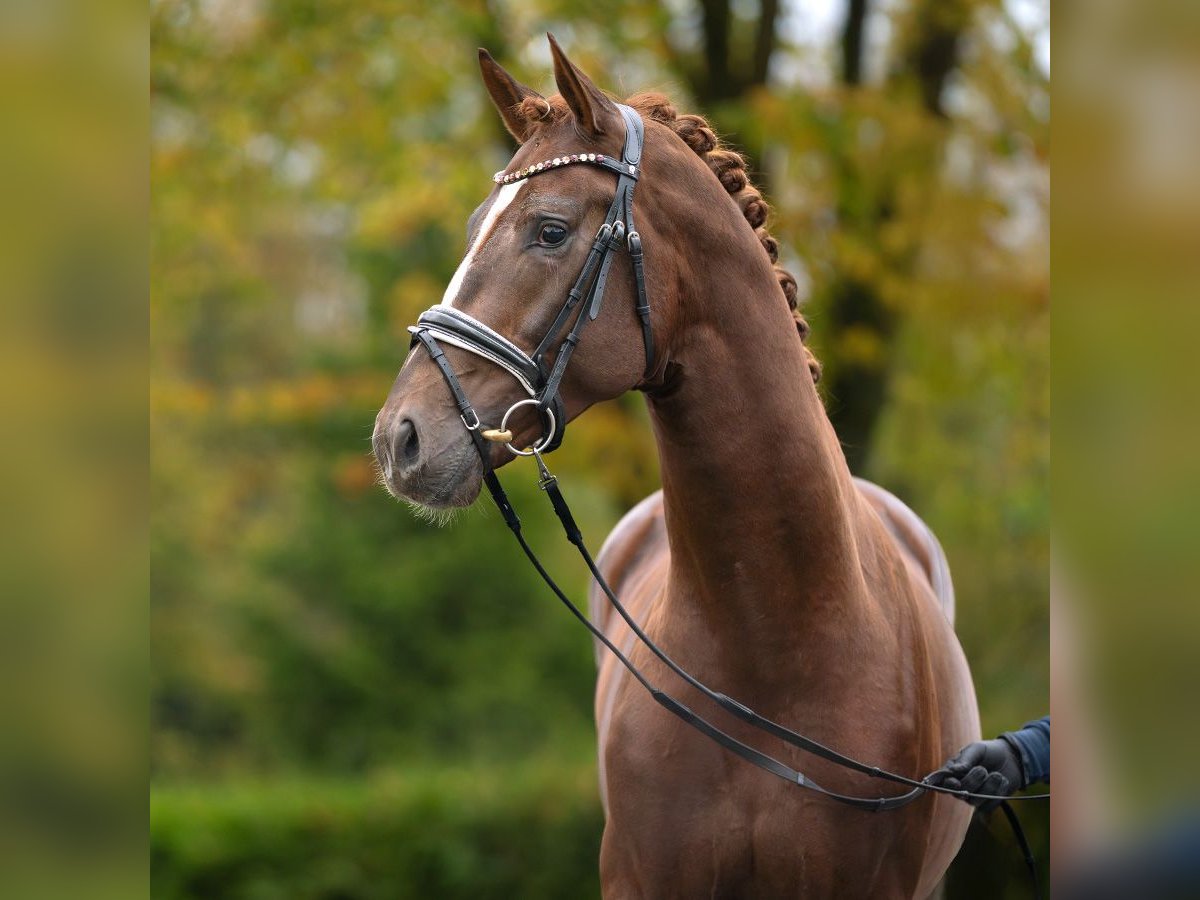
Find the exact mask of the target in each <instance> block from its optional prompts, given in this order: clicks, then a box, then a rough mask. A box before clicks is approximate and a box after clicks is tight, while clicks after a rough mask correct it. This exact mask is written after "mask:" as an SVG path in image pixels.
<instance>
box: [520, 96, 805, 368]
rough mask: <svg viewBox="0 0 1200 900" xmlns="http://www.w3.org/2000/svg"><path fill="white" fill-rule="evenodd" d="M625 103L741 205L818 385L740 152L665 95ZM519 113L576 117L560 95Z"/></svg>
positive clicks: (762, 206) (764, 210) (791, 280)
mask: <svg viewBox="0 0 1200 900" xmlns="http://www.w3.org/2000/svg"><path fill="white" fill-rule="evenodd" d="M624 102H625V104H626V105H627V106H631V107H633V108H634V109H636V110H637V111H638V112H640V113H641V114H642V115H644V116H646V117H647V118H649V119H653V120H654V121H655V122H660V123H662V124H663V125H666V126H667V127H668V128H670V129H671V130H672V131H674V132H675V134H677V135H679V137H680V138H681V139H682V140H683V142H684V143H685V144H687V145H688V147H690V148H691V149H692V152H694V153H695V154H696V155H697V156H699V157H700V158H701V159H702V160H704V162H705V163H707V164H708V167H709V169H710V170H711V171H712V173H713V174H714V175H716V176H717V180H718V181H720V182H721V186H722V187H724V188H725V190H727V191H728V192H729V194H730V195H731V196H732V197H733V199H734V200H735V201H736V202H737V205H738V208H739V209H740V210H741V211H742V215H743V216H745V217H746V221H747V222H749V223H750V227H751V228H753V229H754V234H755V236H756V237H757V238H758V241H759V243H760V244H761V245H762V248H763V251H764V252H765V253H766V254H767V257H768V258H769V259H770V260H771V265H772V267H773V268H774V269H775V277H776V278H777V279H778V281H779V288H780V290H781V291H782V293H783V299H784V300H785V301H787V305H788V309H790V310H791V311H792V317H793V318H794V319H795V321H796V330H797V331H798V332H799V333H800V340H801V342H802V343H803V344H804V345H805V346H804V354H805V357H806V358H807V360H808V369H809V371H810V372H811V373H812V378H813V381H814V382H816V381H819V380H820V379H821V364H820V363H819V362H818V361H817V359H816V357H815V356H813V353H812V350H810V349H809V348H808V346H807V341H808V331H809V329H808V322H807V321H806V320H805V318H804V316H803V314H802V313H801V312H800V309H799V302H798V300H797V296H796V294H797V287H796V279H795V277H794V276H793V275H792V273H791V272H788V271H787V270H785V269H783V268H782V267H780V265H779V241H777V240H776V239H775V238H774V237H772V236H771V235H770V234H769V233H768V232H767V228H766V222H767V216H768V215H769V214H770V208H769V207H768V206H767V201H766V200H764V199H763V196H762V194H760V193H759V191H758V189H757V188H755V187H754V185H752V184H751V183H750V178H749V176H747V174H746V161H745V159H744V158H743V157H742V155H741V154H740V153H737V152H736V151H734V150H730V149H729V148H728V147H724V146H722V145H721V141H720V139H719V138H718V137H717V135H716V133H715V132H714V131H713V130H712V128H711V127H710V126H709V124H708V122H707V121H705V120H704V118H703V117H701V116H696V115H688V114H685V115H679V114H678V113H677V112H676V111H675V107H673V106H672V105H671V101H670V100H669V99H668V98H667V96H666V95H665V94H659V93H653V92H647V93H640V94H634V95H633V96H632V97H630V98H629V99H628V100H626V101H624ZM520 111H521V113H522V114H523V116H524V117H525V118H526V120H527V121H529V122H530V123H531V124H533V123H537V122H557V121H560V120H562V119H566V118H568V117H569V116H570V115H571V112H570V110H569V109H568V107H567V105H566V103H565V102H564V101H563V100H562V98H560V97H557V96H556V97H551V98H550V99H549V101H546V100H543V99H541V98H538V97H527V98H525V100H524V101H523V102H522V103H521V105H520Z"/></svg>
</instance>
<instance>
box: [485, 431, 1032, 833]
mask: <svg viewBox="0 0 1200 900" xmlns="http://www.w3.org/2000/svg"><path fill="white" fill-rule="evenodd" d="M533 455H534V458H535V459H536V461H537V464H538V469H539V474H540V481H539V486H540V487H541V488H542V490H544V491H545V492H546V496H547V497H548V498H549V499H550V505H551V507H552V508H553V509H554V513H555V515H556V516H557V517H558V520H559V522H560V523H561V525H562V528H563V532H564V533H565V534H566V537H567V540H568V541H569V542H570V543H571V544H573V545H574V546H575V548H576V549H577V550H578V552H579V554H580V556H581V557H582V558H583V561H584V563H585V564H586V565H587V567H588V570H589V571H590V572H591V574H592V577H593V578H595V580H596V583H597V584H598V585H599V586H600V589H601V590H602V591H603V592H604V594H605V596H606V597H607V599H608V601H609V603H610V604H612V607H613V609H615V610H616V611H617V613H618V614H619V615H620V616H621V618H622V619H624V620H625V622H626V624H628V625H629V627H630V630H632V631H633V633H634V635H635V636H636V637H637V638H638V640H640V641H641V642H642V644H644V645H645V646H646V648H647V649H648V650H650V652H652V653H653V654H654V655H655V656H657V657H658V658H659V659H660V660H662V662H663V663H664V664H665V665H666V666H667V667H668V668H670V669H671V671H673V672H675V673H676V674H677V675H678V676H679V677H680V678H682V679H683V680H684V681H686V682H687V683H688V684H690V685H691V686H692V687H694V688H695V689H696V690H698V691H700V693H702V694H704V696H706V697H708V698H709V699H710V700H712V701H713V702H715V703H717V704H718V705H719V706H720V707H721V708H722V709H724V710H726V711H727V712H729V713H731V714H733V715H734V716H736V717H737V718H739V719H741V720H742V721H744V722H746V723H747V724H749V725H752V726H753V727H755V728H758V729H759V730H760V731H765V732H766V733H768V734H771V735H772V736H774V737H777V738H779V739H781V740H783V741H785V742H787V743H789V744H792V745H793V746H795V747H798V748H800V749H801V750H805V751H807V752H809V753H812V754H814V755H816V756H819V757H821V758H823V759H825V760H827V761H829V762H832V763H835V764H837V765H840V766H842V767H843V768H848V769H852V770H854V771H857V772H861V773H862V774H865V775H868V776H870V777H872V778H880V779H882V780H884V781H892V782H895V783H897V784H902V785H905V786H908V787H911V788H912V790H911V791H909V792H908V793H906V794H901V795H898V796H895V797H853V796H848V795H844V794H838V793H836V792H833V791H830V790H827V789H825V788H823V787H821V786H820V785H819V784H817V783H816V782H814V781H813V780H812V779H810V778H807V777H806V776H805V775H803V774H801V773H800V772H797V771H796V770H794V769H792V768H790V767H789V766H787V765H786V764H785V763H782V762H780V761H779V760H776V759H774V758H773V757H770V756H767V755H766V754H763V753H760V752H759V751H757V750H755V749H753V748H751V747H749V746H748V745H746V744H744V743H742V742H741V741H738V740H737V739H736V738H734V737H732V736H730V735H728V734H726V733H725V732H724V731H721V729H719V728H717V727H716V726H715V725H713V724H712V723H711V722H709V721H707V720H706V719H704V718H703V717H702V716H700V715H698V714H697V713H695V712H693V711H692V710H691V709H689V708H688V707H687V706H686V705H684V704H683V703H681V702H679V701H677V700H675V699H674V698H673V697H671V696H670V695H669V694H666V693H665V692H663V691H661V690H660V689H658V688H656V687H655V686H654V685H653V684H652V683H651V682H650V681H649V679H648V678H647V677H646V676H645V674H644V673H642V672H641V670H639V669H638V668H637V667H636V666H635V665H634V664H633V663H632V662H631V661H630V660H629V658H628V657H627V656H626V655H625V654H624V653H622V652H621V651H620V650H618V649H617V648H616V647H615V646H614V645H613V644H612V642H611V641H610V640H609V639H608V637H607V636H605V635H604V634H603V632H601V631H600V629H599V628H597V627H596V625H595V624H594V623H592V621H591V620H590V619H589V618H588V617H587V616H585V615H584V614H583V613H582V612H581V611H580V610H579V609H578V608H577V607H576V606H575V605H574V604H573V603H572V602H571V600H570V599H569V598H568V597H567V596H566V595H565V593H564V592H563V591H562V589H561V588H560V587H559V586H558V584H557V583H556V582H555V581H554V579H553V578H552V577H551V576H550V574H549V573H548V572H547V571H546V569H545V567H544V566H543V565H542V563H541V561H540V560H539V559H538V558H537V555H536V554H535V553H534V551H533V548H532V547H530V546H529V543H528V541H526V540H525V537H524V534H523V533H522V531H521V525H520V520H519V519H517V518H516V514H515V512H514V513H512V516H511V518H510V516H509V515H507V514H505V522H506V524H508V526H509V529H510V530H511V531H512V532H513V534H514V535H515V536H516V538H517V541H518V543H519V544H520V545H521V549H522V551H523V552H524V553H525V555H526V556H527V557H528V558H529V560H530V562H531V563H532V564H533V566H534V568H535V569H536V570H537V572H538V574H539V575H540V576H541V578H542V580H543V581H545V582H546V585H547V586H548V587H549V588H550V590H551V591H552V592H553V593H554V594H555V596H556V597H558V599H559V600H560V601H561V602H562V603H563V604H565V605H566V606H567V607H568V609H569V610H570V612H571V614H572V615H574V616H575V618H577V619H579V620H580V621H581V622H582V623H583V624H584V627H586V628H587V629H588V631H590V632H591V633H592V635H593V636H594V637H596V638H597V639H598V640H599V641H600V642H601V643H603V644H604V645H605V646H606V647H607V648H608V649H609V650H611V651H612V652H613V654H614V655H615V656H616V657H617V660H618V661H619V662H620V663H621V664H622V665H623V666H624V667H625V668H626V669H627V670H628V671H629V672H630V674H632V675H633V676H634V678H636V679H637V681H638V682H639V683H640V684H641V685H642V686H643V687H644V688H645V689H646V690H647V691H648V692H649V693H650V694H651V696H652V697H653V698H654V700H655V702H657V703H658V704H659V705H660V706H662V707H664V708H665V709H667V711H669V712H671V713H672V714H674V715H675V716H677V717H678V718H680V719H681V720H683V721H684V722H686V723H687V724H688V725H691V726H692V727H693V728H695V729H696V730H698V731H700V732H701V733H702V734H704V735H705V736H706V737H708V738H710V739H712V740H714V741H716V742H717V743H719V744H721V745H722V746H723V747H725V748H726V749H727V750H730V751H732V752H733V753H735V754H737V755H738V756H741V757H742V758H743V759H745V760H746V761H747V762H750V763H752V764H754V765H756V766H758V767H759V768H761V769H765V770H766V771H768V772H771V773H772V774H773V775H777V776H779V777H781V778H783V779H784V780H785V781H791V782H792V783H795V784H799V785H801V786H803V787H808V788H811V789H812V790H815V791H818V792H819V793H822V794H825V795H827V796H829V797H831V798H832V799H835V800H838V801H839V802H841V803H845V804H848V805H851V806H857V807H859V808H862V809H869V810H872V811H880V810H886V809H896V808H899V807H901V806H904V805H906V804H908V803H910V802H912V801H913V800H915V799H917V797H919V796H920V795H921V794H923V793H924V792H925V791H934V792H936V793H942V794H950V795H951V796H954V797H958V798H959V799H963V800H966V799H978V800H1007V799H1012V800H1042V799H1047V798H1049V796H1050V795H1049V794H1048V793H1046V794H1024V795H1020V796H1016V797H1005V796H1002V795H996V794H979V793H973V792H970V791H961V790H954V789H952V788H947V787H943V786H941V785H934V784H929V783H928V782H927V781H925V780H920V781H917V780H916V779H912V778H907V777H905V776H903V775H897V774H895V773H893V772H888V771H887V770H885V769H881V768H879V767H878V766H870V765H867V764H866V763H862V762H859V761H858V760H856V759H853V758H852V757H849V756H845V755H844V754H841V753H838V752H837V751H836V750H833V749H832V748H830V747H826V746H825V745H824V744H821V743H819V742H818V741H815V740H813V739H812V738H808V737H805V736H804V735H801V734H798V733H796V732H794V731H792V730H791V729H789V728H786V727H784V726H782V725H780V724H778V723H776V722H773V721H771V720H770V719H766V718H764V717H762V716H760V715H759V714H758V713H756V712H754V711H753V710H752V709H750V708H749V707H747V706H746V705H745V704H742V703H739V702H738V701H737V700H734V699H733V698H732V697H729V696H727V695H726V694H723V693H720V692H718V691H714V690H712V689H711V688H709V687H708V686H707V685H705V684H703V683H702V682H700V681H699V680H698V679H696V678H695V677H694V676H693V675H691V674H690V673H689V672H687V671H686V670H685V669H684V668H683V667H682V666H680V665H679V664H678V663H676V662H675V661H674V660H673V659H672V658H671V657H670V656H669V655H668V654H667V653H666V652H665V651H664V650H662V648H661V647H659V646H658V645H657V644H656V643H655V642H654V641H653V640H652V639H651V638H650V636H649V635H647V634H646V633H645V631H643V630H642V628H641V626H639V625H638V624H637V622H636V621H635V620H634V618H633V616H631V615H630V614H629V611H628V610H627V609H626V608H625V605H624V604H623V603H621V601H620V600H619V599H618V598H617V596H616V594H615V593H614V592H613V590H612V588H611V587H609V584H608V582H607V580H606V579H605V578H604V576H603V575H602V574H601V573H600V570H599V568H598V567H597V565H596V562H595V560H594V559H593V558H592V555H591V553H590V552H589V551H588V549H587V545H586V544H585V542H584V540H583V534H582V532H581V531H580V529H579V526H578V525H577V524H576V522H575V517H574V516H573V515H572V514H571V508H570V506H569V505H568V504H567V501H566V498H565V497H563V495H562V491H561V490H560V489H559V487H558V479H557V478H556V477H555V476H554V475H552V474H551V473H550V471H549V469H548V468H547V467H546V463H545V460H544V459H543V458H542V455H541V454H540V453H534V454H533ZM488 475H489V476H491V477H490V479H488V488H489V492H490V493H491V494H492V497H493V499H494V500H495V501H496V503H497V505H498V506H500V507H501V512H502V514H504V510H505V509H506V508H507V509H508V510H510V511H511V510H512V504H511V503H510V502H509V500H508V497H507V495H506V494H505V493H504V490H503V488H502V487H500V482H499V479H498V478H496V477H495V473H494V472H493V471H491V470H490V469H489V471H488ZM493 484H494V485H495V486H496V488H498V489H499V493H497V491H496V490H493V489H492V485H493Z"/></svg>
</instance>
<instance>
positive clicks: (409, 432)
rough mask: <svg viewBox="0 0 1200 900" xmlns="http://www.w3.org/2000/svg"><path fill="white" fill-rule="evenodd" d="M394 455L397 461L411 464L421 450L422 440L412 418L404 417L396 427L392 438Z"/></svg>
mask: <svg viewBox="0 0 1200 900" xmlns="http://www.w3.org/2000/svg"><path fill="white" fill-rule="evenodd" d="M392 450H393V455H394V457H395V459H396V461H397V462H399V463H401V464H403V465H408V466H411V465H412V464H413V463H415V462H416V461H417V457H418V456H419V455H420V452H421V440H420V438H419V437H417V426H416V425H414V424H413V421H412V419H403V420H401V422H400V424H399V425H398V426H397V427H396V434H395V435H394V436H393V438H392Z"/></svg>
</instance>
